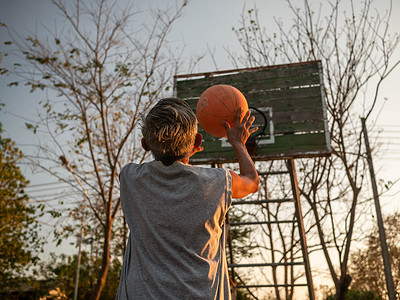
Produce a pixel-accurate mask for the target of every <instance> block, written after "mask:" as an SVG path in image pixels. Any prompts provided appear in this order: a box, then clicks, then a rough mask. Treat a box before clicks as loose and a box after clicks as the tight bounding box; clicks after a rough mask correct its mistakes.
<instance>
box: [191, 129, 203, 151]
mask: <svg viewBox="0 0 400 300" xmlns="http://www.w3.org/2000/svg"><path fill="white" fill-rule="evenodd" d="M202 141H203V136H202V135H201V134H200V133H196V137H195V139H194V146H193V148H195V149H197V148H200V146H201V143H202Z"/></svg>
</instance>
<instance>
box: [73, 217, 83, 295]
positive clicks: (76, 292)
mask: <svg viewBox="0 0 400 300" xmlns="http://www.w3.org/2000/svg"><path fill="white" fill-rule="evenodd" d="M82 239H83V217H82V225H81V234H80V237H79V250H78V259H77V264H76V275H75V288H74V300H77V299H78V285H79V269H80V268H81V256H82V251H81V250H82Z"/></svg>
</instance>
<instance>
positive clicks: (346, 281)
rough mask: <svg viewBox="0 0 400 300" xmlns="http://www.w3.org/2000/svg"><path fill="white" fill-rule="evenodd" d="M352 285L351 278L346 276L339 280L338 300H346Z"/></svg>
mask: <svg viewBox="0 0 400 300" xmlns="http://www.w3.org/2000/svg"><path fill="white" fill-rule="evenodd" d="M350 283H351V276H350V275H348V274H346V275H344V276H342V277H341V278H340V280H339V286H338V289H337V290H336V300H344V299H345V297H346V294H347V292H348V291H349V286H350Z"/></svg>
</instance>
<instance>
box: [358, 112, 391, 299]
mask: <svg viewBox="0 0 400 300" xmlns="http://www.w3.org/2000/svg"><path fill="white" fill-rule="evenodd" d="M361 122H362V130H363V134H364V141H365V149H366V151H367V161H368V166H369V173H370V175H371V184H372V192H373V194H374V200H375V208H376V219H377V222H378V229H379V239H380V241H381V250H382V257H383V268H384V271H385V277H386V288H387V290H388V296H389V300H395V293H394V282H393V277H392V270H391V266H390V257H389V251H388V247H387V244H386V234H385V227H384V226H383V219H382V212H381V206H380V203H379V195H378V188H377V185H376V179H375V172H374V166H373V164H372V156H371V149H370V147H369V140H368V133H367V127H366V126H365V118H361Z"/></svg>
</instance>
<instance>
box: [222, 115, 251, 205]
mask: <svg viewBox="0 0 400 300" xmlns="http://www.w3.org/2000/svg"><path fill="white" fill-rule="evenodd" d="M250 114H251V112H250V111H247V112H246V114H245V115H244V117H243V119H242V120H241V119H240V115H241V109H239V110H238V112H237V115H236V122H235V125H234V126H233V127H232V128H230V127H229V124H228V123H227V122H223V125H224V127H225V130H226V135H227V137H228V142H229V143H230V144H231V145H232V147H233V149H234V150H235V153H236V157H237V159H238V161H239V168H240V175H239V174H237V173H235V172H233V171H230V172H231V175H232V197H233V198H243V197H245V196H247V195H249V194H251V193H255V192H256V191H257V190H258V185H259V179H258V173H257V170H256V167H255V166H254V162H253V160H252V159H251V157H250V155H249V153H248V152H247V149H246V141H247V139H248V138H249V136H250V134H252V133H253V132H255V131H256V130H257V129H258V128H252V129H251V130H250V126H251V125H252V124H253V122H254V117H253V116H250Z"/></svg>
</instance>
